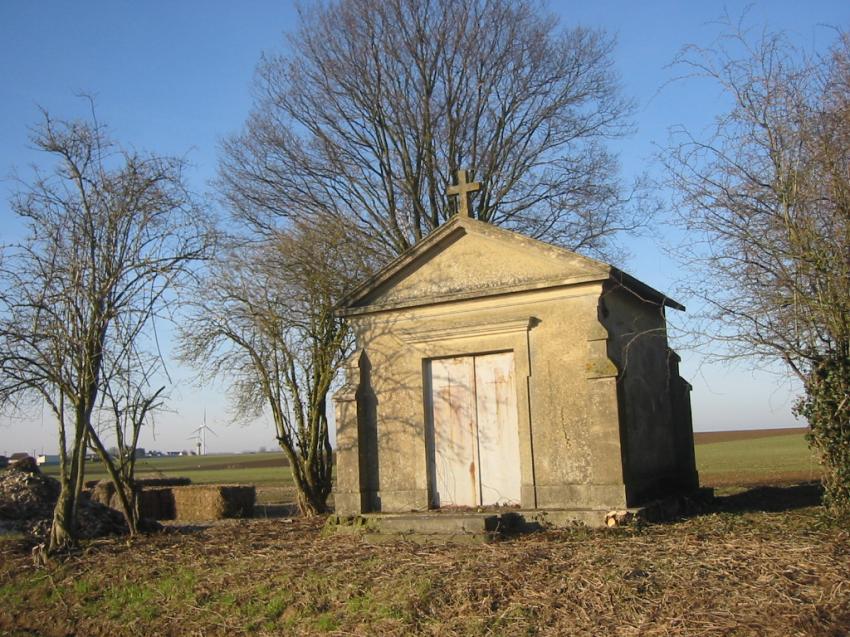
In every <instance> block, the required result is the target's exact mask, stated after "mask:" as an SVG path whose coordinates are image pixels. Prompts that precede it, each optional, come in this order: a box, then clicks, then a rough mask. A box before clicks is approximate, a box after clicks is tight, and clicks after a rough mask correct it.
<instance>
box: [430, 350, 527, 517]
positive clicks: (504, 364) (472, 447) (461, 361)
mask: <svg viewBox="0 0 850 637" xmlns="http://www.w3.org/2000/svg"><path fill="white" fill-rule="evenodd" d="M430 373H431V396H430V398H431V400H430V403H431V404H430V408H431V412H432V413H431V416H432V423H433V432H434V436H433V441H434V449H433V455H432V462H433V472H432V476H433V479H434V482H435V484H434V485H433V488H434V490H435V493H434V497H433V503H434V504H435V505H436V506H447V505H448V506H450V505H454V506H478V505H494V504H518V503H519V501H520V470H519V435H518V431H517V411H516V387H515V384H514V359H513V353H512V352H505V353H500V354H487V355H481V356H464V357H458V358H447V359H435V360H432V361H431V363H430Z"/></svg>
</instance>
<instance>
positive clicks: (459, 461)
mask: <svg viewBox="0 0 850 637" xmlns="http://www.w3.org/2000/svg"><path fill="white" fill-rule="evenodd" d="M431 388H432V394H431V396H432V398H431V403H432V405H433V410H434V412H433V418H434V420H433V422H434V425H435V426H434V449H435V453H434V477H435V479H436V483H437V484H436V490H437V498H436V501H435V502H434V504H435V505H436V506H445V505H456V506H475V505H476V504H477V502H478V482H479V480H478V469H477V468H478V445H477V442H476V440H475V368H474V367H473V366H472V365H470V364H468V361H467V359H465V358H443V359H438V360H434V361H431Z"/></svg>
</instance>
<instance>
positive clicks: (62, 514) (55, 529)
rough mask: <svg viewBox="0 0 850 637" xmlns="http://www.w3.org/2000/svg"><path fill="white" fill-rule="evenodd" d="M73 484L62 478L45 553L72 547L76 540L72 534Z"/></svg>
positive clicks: (49, 553) (50, 553)
mask: <svg viewBox="0 0 850 637" xmlns="http://www.w3.org/2000/svg"><path fill="white" fill-rule="evenodd" d="M74 488H75V487H74V485H72V484H71V481H70V480H68V479H67V478H66V479H63V480H62V490H61V491H60V492H59V499H58V500H56V507H55V508H54V510H53V524H52V525H51V526H50V537H49V539H48V542H47V553H48V555H52V554H54V553H58V552H60V551H64V550H66V549H68V548H70V547H72V546H73V545H74V544H75V542H76V537H75V534H74V500H75V498H74Z"/></svg>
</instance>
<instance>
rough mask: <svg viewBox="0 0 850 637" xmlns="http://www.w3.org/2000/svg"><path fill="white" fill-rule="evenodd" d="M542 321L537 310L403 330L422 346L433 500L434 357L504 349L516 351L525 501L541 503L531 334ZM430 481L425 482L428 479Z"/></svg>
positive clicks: (425, 441)
mask: <svg viewBox="0 0 850 637" xmlns="http://www.w3.org/2000/svg"><path fill="white" fill-rule="evenodd" d="M538 323H539V320H538V319H537V318H535V317H533V316H526V317H524V318H515V319H510V320H503V321H497V322H489V323H487V322H485V323H477V324H474V325H460V326H455V327H452V328H441V329H437V330H434V329H430V330H429V329H422V330H415V331H414V330H411V331H408V332H404V333H402V334H400V336H401V338H402V340H403V341H404V342H406V343H408V344H410V345H412V346H413V347H414V348H415V349H416V351H417V352H418V355H419V358H420V361H421V366H420V374H421V376H420V378H421V379H422V411H421V414H422V422H423V423H424V425H425V426H424V428H423V429H424V432H423V434H424V435H423V437H422V438H421V440H422V455H421V456H420V458H421V463H422V464H421V465H420V466H421V467H422V469H421V470H422V472H423V473H422V475H423V476H424V477H425V481H426V483H427V492H428V503H429V506H433V503H434V493H435V487H436V482H435V476H434V475H433V474H434V471H433V467H434V462H433V460H434V458H433V449H434V439H433V436H434V423H433V419H432V410H431V404H430V403H431V390H432V388H431V379H430V361H431V360H432V359H435V358H456V357H463V356H475V355H486V354H498V353H500V352H507V351H513V353H514V374H515V377H514V387H515V391H516V395H517V396H516V406H517V430H518V434H519V462H520V506H521V507H522V508H528V509H534V508H537V496H536V492H535V476H534V473H535V472H534V445H533V436H532V423H533V420H532V411H531V400H530V394H531V382H532V376H531V343H530V341H531V336H530V332H531V330H532V328H534V327H535V326H536V325H537V324H538ZM423 486H425V485H423Z"/></svg>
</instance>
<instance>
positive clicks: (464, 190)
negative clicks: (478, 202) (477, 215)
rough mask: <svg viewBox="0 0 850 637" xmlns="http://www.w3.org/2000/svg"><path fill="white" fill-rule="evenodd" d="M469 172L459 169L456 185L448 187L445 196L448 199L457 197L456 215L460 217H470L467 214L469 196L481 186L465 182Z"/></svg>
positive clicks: (468, 213) (476, 183)
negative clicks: (447, 196)
mask: <svg viewBox="0 0 850 637" xmlns="http://www.w3.org/2000/svg"><path fill="white" fill-rule="evenodd" d="M468 178H469V171H467V170H464V169H462V168H461V169H459V170H458V171H457V183H456V184H455V185H454V186H449V187H448V189H447V190H446V194H447V195H449V197H453V196H457V213H458V215H460V216H461V217H470V216H472V215H471V214H470V212H469V195H470V194H471V193H473V192H476V191H477V190H480V189H481V184H480V183H478V182H475V181H473V182H467V181H466V180H467V179H468Z"/></svg>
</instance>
